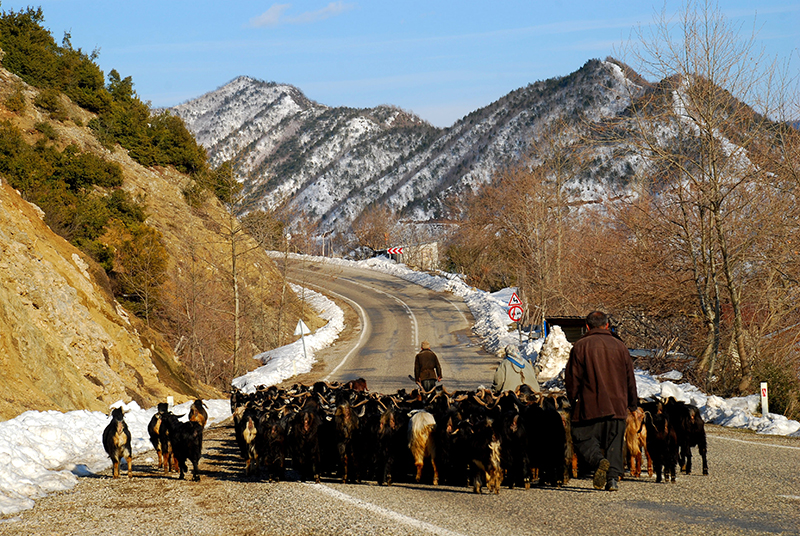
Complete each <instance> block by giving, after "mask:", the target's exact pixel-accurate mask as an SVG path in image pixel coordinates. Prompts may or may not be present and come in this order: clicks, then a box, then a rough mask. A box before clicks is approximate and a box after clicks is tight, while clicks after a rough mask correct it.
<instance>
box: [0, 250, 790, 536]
mask: <svg viewBox="0 0 800 536" xmlns="http://www.w3.org/2000/svg"><path fill="white" fill-rule="evenodd" d="M330 268H331V267H327V268H314V267H310V266H304V265H298V266H295V267H294V268H292V267H289V273H290V274H294V275H292V277H293V278H295V279H296V280H297V281H303V280H305V283H307V284H309V286H310V285H311V282H312V281H313V283H314V284H315V285H316V288H322V287H325V288H328V289H329V291H332V292H336V293H338V294H339V296H334V295H331V297H332V298H335V299H336V300H337V301H338V302H340V303H342V304H349V306H346V307H345V308H344V309H345V314H346V323H348V327H347V329H346V330H345V332H343V334H342V336H341V338H340V340H339V341H337V343H336V344H335V345H334V347H333V348H332V349H330V350H329V351H327V352H325V355H324V356H319V355H318V357H321V358H322V359H323V360H324V363H320V364H319V365H318V366H317V367H315V369H314V370H313V371H312V372H311V373H309V374H308V375H306V378H305V380H315V379H322V378H326V377H327V378H329V379H337V380H344V379H351V378H355V377H359V376H363V377H365V378H366V379H367V381H368V385H369V386H370V390H382V391H384V392H387V391H393V390H394V389H395V388H397V387H403V388H409V387H412V385H411V384H410V382H409V380H408V378H407V375H408V373H409V368H410V367H411V363H412V359H413V355H414V353H415V352H416V348H417V347H418V342H419V341H421V340H422V338H427V339H428V340H429V341H430V342H431V344H432V346H433V347H434V350H435V351H437V352H438V353H439V354H440V356H441V357H442V360H443V368H444V373H445V385H446V386H450V385H453V387H454V388H467V389H472V388H474V387H476V386H477V385H478V384H479V383H484V384H485V383H486V382H487V381H488V379H487V378H490V376H487V374H490V373H491V369H492V368H493V365H494V359H493V358H492V356H487V355H485V354H482V353H481V352H480V349H479V348H478V347H477V346H475V342H474V341H472V340H471V339H470V335H469V332H468V329H467V327H468V326H469V322H470V318H469V314H468V313H467V311H466V309H465V308H464V305H463V303H460V302H459V301H458V300H457V299H456V298H454V297H452V296H443V295H437V294H435V293H430V292H429V291H425V290H424V289H421V288H419V287H416V286H414V285H411V284H408V283H406V282H404V281H400V280H397V279H394V278H391V277H389V276H384V275H381V274H376V273H373V272H370V273H366V274H359V273H357V272H353V271H351V270H350V269H338V268H336V269H335V270H334V272H329V271H327V270H328V269H330ZM351 302H352V303H351ZM451 382H452V383H451ZM99 432H100V431H98V434H99ZM707 432H708V436H709V439H708V443H709V447H708V451H709V467H710V475H708V476H702V475H699V474H692V475H679V476H678V480H677V482H676V483H674V484H665V483H661V484H656V483H655V480H654V478H653V477H646V476H645V477H642V478H638V479H625V480H623V481H622V482H621V484H620V490H619V491H618V492H615V493H610V492H603V491H595V490H593V489H592V485H591V481H590V480H587V479H573V480H572V481H570V482H569V484H568V485H566V486H564V487H562V488H553V487H541V488H537V487H534V488H531V489H529V490H525V489H519V488H517V489H514V490H510V489H507V488H503V489H502V490H501V491H500V493H499V495H488V494H483V495H476V494H473V493H472V492H471V489H470V488H468V487H466V485H465V486H464V487H451V486H432V485H431V484H430V478H429V477H428V478H427V480H426V479H425V478H424V479H423V482H422V483H421V484H414V483H397V484H394V485H392V486H388V487H387V486H377V485H375V484H374V482H365V483H362V484H347V485H343V484H341V483H338V482H336V481H334V480H331V479H323V482H322V483H321V484H312V483H305V482H300V481H298V480H296V479H295V478H294V477H295V475H294V474H293V473H291V472H290V473H289V475H288V477H289V478H288V479H287V480H286V481H284V482H277V483H275V482H266V481H262V480H260V479H258V478H245V477H244V474H243V473H244V465H243V462H242V460H241V459H240V458H239V456H238V452H237V449H236V446H235V442H234V440H233V431H232V429H231V427H230V424H229V423H223V424H222V425H220V426H217V427H215V428H212V429H209V430H207V431H206V435H205V441H204V448H203V458H202V459H201V462H200V468H201V471H202V476H201V481H200V482H191V481H178V480H176V478H175V475H174V474H171V475H168V476H165V475H163V474H162V473H161V472H159V471H156V469H155V461H154V460H153V458H152V454H150V455H148V454H143V455H140V456H138V457H137V458H135V459H134V478H133V479H131V480H128V479H127V478H125V477H123V478H120V479H118V480H114V479H112V478H110V472H109V471H106V472H104V473H103V474H99V475H94V476H92V477H84V478H81V479H80V482H79V484H78V485H77V486H76V487H75V488H74V489H73V490H71V491H69V492H61V493H56V494H52V495H50V496H48V497H45V498H41V499H38V500H37V502H36V506H35V507H34V508H33V509H32V510H28V511H25V512H23V513H21V514H19V515H17V516H12V517H10V518H8V519H4V520H0V535H6V534H8V535H26V536H27V535H30V534H59V535H72V534H74V535H84V534H115V535H144V534H162V535H184V534H186V535H206V534H207V535H240V534H241V535H245V534H287V535H289V534H291V535H294V534H317V535H328V534H330V535H358V536H364V535H381V536H390V535H406V534H408V535H411V534H413V535H420V534H439V535H444V536H457V535H471V536H472V535H474V536H485V535H487V534H491V535H499V534H502V535H504V536H505V535H517V534H519V535H524V534H557V535H562V536H563V535H572V534H575V535H583V534H629V535H645V534H647V535H653V534H664V535H671V534H687V535H694V534H719V535H728V534H800V440H799V439H796V438H784V437H775V436H757V435H756V434H753V433H751V432H747V431H741V430H731V429H723V428H720V427H716V426H708V427H707ZM98 437H99V436H98ZM695 455H696V453H695ZM695 466H696V467H699V466H700V464H699V462H696V463H695Z"/></svg>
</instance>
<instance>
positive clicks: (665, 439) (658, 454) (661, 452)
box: [644, 411, 678, 482]
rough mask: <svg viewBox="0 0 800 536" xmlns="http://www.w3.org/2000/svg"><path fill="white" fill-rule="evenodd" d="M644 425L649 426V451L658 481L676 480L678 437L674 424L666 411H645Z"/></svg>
mask: <svg viewBox="0 0 800 536" xmlns="http://www.w3.org/2000/svg"><path fill="white" fill-rule="evenodd" d="M644 425H645V427H646V428H647V452H648V453H649V454H650V458H651V459H652V460H653V468H654V469H655V472H656V482H661V480H662V478H661V474H662V470H663V473H664V480H669V481H671V482H675V467H676V466H677V464H678V439H677V436H676V435H675V430H674V429H673V428H672V424H671V423H670V421H669V419H668V418H667V416H666V415H665V414H664V413H651V412H650V411H645V418H644Z"/></svg>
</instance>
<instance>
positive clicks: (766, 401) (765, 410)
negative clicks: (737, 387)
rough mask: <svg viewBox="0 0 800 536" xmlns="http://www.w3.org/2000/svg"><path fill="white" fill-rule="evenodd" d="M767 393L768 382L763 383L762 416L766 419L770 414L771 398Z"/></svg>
mask: <svg viewBox="0 0 800 536" xmlns="http://www.w3.org/2000/svg"><path fill="white" fill-rule="evenodd" d="M768 394H769V393H768V392H767V382H761V415H763V416H764V417H766V416H767V413H769V398H768V396H767V395H768Z"/></svg>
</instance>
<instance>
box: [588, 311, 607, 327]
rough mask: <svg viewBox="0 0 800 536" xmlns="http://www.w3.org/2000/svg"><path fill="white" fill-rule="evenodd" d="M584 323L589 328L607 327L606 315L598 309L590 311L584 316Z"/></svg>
mask: <svg viewBox="0 0 800 536" xmlns="http://www.w3.org/2000/svg"><path fill="white" fill-rule="evenodd" d="M586 325H587V326H588V327H589V329H595V328H607V327H608V315H606V314H605V313H603V312H600V311H592V312H591V313H589V314H588V315H587V316H586Z"/></svg>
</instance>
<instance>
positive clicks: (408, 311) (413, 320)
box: [340, 277, 419, 350]
mask: <svg viewBox="0 0 800 536" xmlns="http://www.w3.org/2000/svg"><path fill="white" fill-rule="evenodd" d="M340 279H343V280H344V281H348V282H350V283H353V284H354V285H358V286H359V287H363V288H365V289H367V290H370V291H372V292H378V293H380V294H383V295H384V296H388V297H390V298H392V299H393V300H395V301H396V302H397V303H399V304H400V305H401V306H402V307H403V308H404V309H405V310H406V314H407V315H408V317H409V318H410V319H411V331H412V333H413V334H414V349H415V350H416V349H417V348H419V329H418V327H417V317H416V316H415V315H414V312H413V311H412V310H411V307H409V306H408V304H407V303H406V302H404V301H403V300H401V299H400V298H398V297H397V296H395V295H394V294H389V293H388V292H384V291H383V290H381V289H379V288H375V287H373V286H370V285H366V284H364V283H361V282H360V281H355V280H353V279H347V278H345V277H342V278H340Z"/></svg>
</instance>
